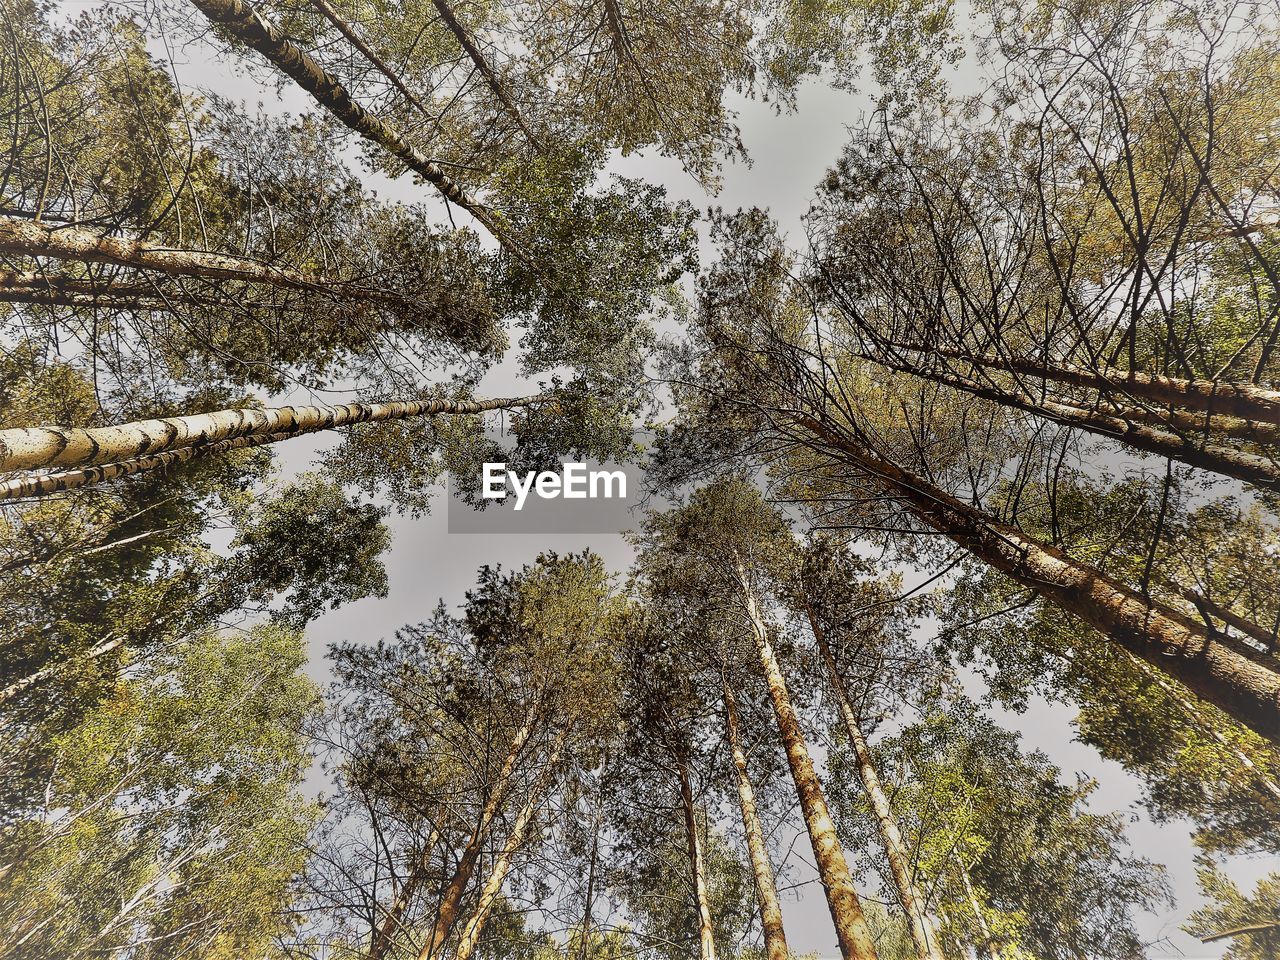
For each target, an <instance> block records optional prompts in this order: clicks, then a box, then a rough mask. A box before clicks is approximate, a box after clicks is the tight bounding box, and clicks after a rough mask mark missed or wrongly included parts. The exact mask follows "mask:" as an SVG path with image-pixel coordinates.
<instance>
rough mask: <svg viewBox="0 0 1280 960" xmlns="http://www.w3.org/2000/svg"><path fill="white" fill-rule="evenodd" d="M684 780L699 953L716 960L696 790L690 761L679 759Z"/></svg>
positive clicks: (682, 800)
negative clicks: (691, 781) (695, 797)
mask: <svg viewBox="0 0 1280 960" xmlns="http://www.w3.org/2000/svg"><path fill="white" fill-rule="evenodd" d="M676 770H677V773H678V775H679V777H680V806H681V808H682V809H683V810H684V833H685V841H686V843H687V845H688V854H689V870H690V872H691V873H692V879H693V898H694V904H695V906H696V907H697V911H698V951H699V955H700V957H701V958H702V960H716V939H715V928H714V927H713V926H712V923H711V896H710V892H709V891H708V888H707V862H706V857H705V855H704V851H703V848H702V836H701V834H699V832H698V816H697V812H696V811H695V810H694V806H693V787H692V785H691V784H690V782H689V761H688V759H687V758H686V757H683V756H681V757H679V758H678V759H677V760H676Z"/></svg>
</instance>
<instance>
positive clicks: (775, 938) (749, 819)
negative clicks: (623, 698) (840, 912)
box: [724, 680, 791, 960]
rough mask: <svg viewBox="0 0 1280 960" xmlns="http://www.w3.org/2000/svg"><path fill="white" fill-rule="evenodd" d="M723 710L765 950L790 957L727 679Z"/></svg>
mask: <svg viewBox="0 0 1280 960" xmlns="http://www.w3.org/2000/svg"><path fill="white" fill-rule="evenodd" d="M724 709H725V718H726V727H727V728H728V732H729V749H730V752H731V753H732V755H733V769H734V772H735V773H736V775H737V780H738V803H739V805H740V806H741V807H742V830H743V832H744V833H745V834H746V837H747V851H748V853H749V854H750V857H751V874H752V876H753V877H754V878H755V885H756V902H757V903H758V905H759V907H760V927H761V929H762V930H763V931H764V953H765V957H767V958H768V960H791V951H790V950H788V949H787V935H786V933H785V932H784V931H783V928H782V907H781V906H780V905H779V903H778V886H777V884H776V883H775V882H774V877H773V866H772V865H771V864H770V863H769V850H768V848H767V847H766V846H765V842H764V828H763V827H762V826H761V824H760V814H759V812H758V811H757V810H756V795H755V789H754V788H753V787H752V785H751V776H750V774H749V772H748V770H747V754H746V751H744V750H743V749H742V735H741V732H740V728H739V724H738V704H737V702H736V700H735V699H734V696H733V691H732V690H731V689H730V688H729V683H728V681H727V680H726V681H725V683H724Z"/></svg>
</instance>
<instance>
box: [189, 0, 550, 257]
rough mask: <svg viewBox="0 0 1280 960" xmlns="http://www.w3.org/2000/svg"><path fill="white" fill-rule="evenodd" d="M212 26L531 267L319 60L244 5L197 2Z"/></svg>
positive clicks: (498, 225) (488, 216) (223, 0)
mask: <svg viewBox="0 0 1280 960" xmlns="http://www.w3.org/2000/svg"><path fill="white" fill-rule="evenodd" d="M192 3H194V4H195V5H196V7H198V8H199V9H200V11H201V12H202V13H204V15H205V16H206V17H208V18H209V20H210V21H211V22H213V23H215V24H217V25H218V26H220V27H222V28H223V29H224V30H226V31H227V33H229V34H230V35H231V36H233V37H235V39H237V40H239V41H240V42H241V43H243V44H244V45H245V46H247V47H250V48H251V49H253V50H256V51H257V52H258V53H260V54H262V55H263V56H264V57H266V58H267V59H268V60H269V61H271V62H272V63H273V64H275V66H276V67H277V68H279V69H280V70H281V71H283V72H284V73H285V74H287V75H288V76H289V77H290V78H292V79H293V81H294V82H295V83H297V84H298V86H300V87H301V88H302V89H303V90H305V91H306V92H307V93H309V94H311V96H312V98H313V99H314V100H315V101H316V103H318V104H320V106H322V107H324V109H326V110H327V111H329V113H331V114H333V115H334V116H335V117H337V118H338V119H339V120H341V121H342V122H343V123H344V124H345V125H346V126H347V127H349V128H350V129H351V130H354V131H355V132H356V133H358V134H360V136H362V137H364V138H365V139H366V140H370V141H372V142H374V143H376V144H378V145H379V146H382V147H384V148H385V149H386V150H387V151H389V152H390V153H391V154H392V155H393V156H394V157H395V158H396V159H398V160H399V161H400V162H401V163H403V164H404V165H405V166H407V167H408V168H409V169H410V170H412V171H413V172H414V173H416V174H418V175H419V176H420V177H422V178H423V179H424V180H426V181H427V182H428V183H430V184H432V185H433V186H435V188H436V189H437V190H439V191H440V192H441V193H442V194H444V196H445V197H446V198H447V199H448V200H450V201H452V202H453V203H455V204H457V205H458V206H459V207H461V208H462V209H464V210H466V211H467V212H468V213H470V214H471V215H472V216H473V217H475V218H476V220H477V221H479V222H480V223H481V224H482V225H483V226H484V227H485V229H487V230H488V231H489V233H490V234H492V235H493V237H494V239H496V240H497V241H498V242H499V243H500V244H501V245H502V246H503V248H504V249H505V250H506V251H507V252H508V253H510V254H511V255H512V256H514V257H515V258H516V259H518V260H520V261H522V262H527V257H526V256H525V254H524V252H523V251H522V250H521V248H520V246H519V244H517V243H516V242H515V241H514V240H513V239H512V237H511V236H510V234H509V233H508V232H507V229H506V227H505V226H504V225H503V223H502V222H501V220H500V217H499V215H498V214H497V213H496V211H493V210H490V209H489V208H488V207H486V206H485V205H484V204H482V203H480V202H479V201H478V200H476V199H474V198H473V197H471V196H469V195H468V194H467V192H466V191H465V190H463V188H462V187H461V186H460V185H459V184H457V183H456V182H454V181H453V180H452V179H451V178H450V177H449V176H448V175H447V174H445V172H444V171H443V170H442V169H440V167H439V165H437V164H436V163H434V162H433V161H431V160H429V159H427V157H426V155H425V154H423V153H422V152H421V151H420V150H418V148H417V147H415V146H413V145H412V144H410V143H409V142H408V141H407V140H405V139H404V137H403V136H401V135H400V133H398V132H397V131H396V130H394V129H392V127H391V126H390V125H389V124H387V123H386V122H385V121H383V120H380V119H379V118H378V117H376V116H374V115H373V114H372V113H370V112H369V111H368V110H366V109H365V108H364V107H362V106H360V105H359V104H358V103H356V102H355V100H353V99H352V97H351V94H350V93H349V92H348V91H347V89H346V88H345V87H344V86H343V85H342V83H341V82H340V81H339V80H338V78H337V77H335V76H334V75H333V74H331V73H329V72H328V71H327V70H325V69H324V68H323V67H321V66H320V64H318V63H317V62H316V61H315V60H313V59H312V58H311V57H310V56H309V55H308V54H307V53H306V52H305V51H303V50H302V49H301V48H300V47H299V46H298V45H297V44H295V43H294V42H293V41H292V40H290V39H289V38H288V36H286V35H285V33H284V32H283V31H282V30H280V29H279V28H278V27H276V26H275V25H274V24H271V23H268V22H267V21H266V20H265V19H263V18H262V17H261V16H260V15H259V14H258V13H257V11H255V10H254V9H253V8H252V7H251V6H249V5H248V4H247V3H244V2H243V0H192Z"/></svg>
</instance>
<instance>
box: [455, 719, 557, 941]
mask: <svg viewBox="0 0 1280 960" xmlns="http://www.w3.org/2000/svg"><path fill="white" fill-rule="evenodd" d="M567 735H568V728H565V729H564V730H563V731H561V733H560V735H559V736H558V737H557V738H556V744H555V746H554V747H553V748H552V750H551V755H550V756H549V757H548V758H547V764H546V766H545V767H544V768H543V770H542V773H541V774H539V775H538V779H537V780H536V781H535V782H534V784H533V785H532V786H531V787H530V789H529V794H528V796H527V797H526V798H525V802H524V806H522V807H521V808H520V812H519V813H518V814H517V815H516V820H515V823H513V824H512V825H511V832H510V833H509V834H507V840H506V842H505V843H504V844H503V845H502V850H501V852H499V854H498V859H497V860H496V861H495V862H494V865H493V869H492V870H490V871H489V877H488V879H487V880H485V884H484V888H483V889H482V890H481V891H480V900H479V902H478V903H477V904H476V908H475V911H474V912H473V913H472V914H471V916H470V917H469V918H468V919H467V923H466V925H465V926H464V927H463V928H462V935H461V938H460V939H459V940H458V948H457V950H455V951H454V954H453V960H471V957H472V955H473V954H474V953H475V951H476V947H477V946H478V945H479V943H480V934H481V932H482V931H483V930H484V924H485V921H486V920H488V919H489V911H490V910H491V909H492V908H493V904H494V902H495V901H496V900H497V899H498V894H500V893H501V892H502V885H503V884H504V883H505V882H506V880H507V874H508V873H509V872H510V871H511V862H512V861H513V860H514V859H515V855H516V853H517V852H518V851H519V850H520V848H521V847H522V846H524V842H525V835H526V834H527V833H528V831H529V824H530V823H532V822H533V818H534V815H535V814H536V813H537V812H538V808H539V806H541V804H542V801H543V800H544V799H545V796H546V792H547V788H548V787H549V786H550V785H551V779H552V777H553V776H554V774H555V765H556V763H557V762H558V761H559V759H560V750H561V748H562V747H563V745H564V741H565V738H566V736H567Z"/></svg>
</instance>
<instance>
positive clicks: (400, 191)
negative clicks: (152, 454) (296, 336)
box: [66, 0, 1274, 958]
mask: <svg viewBox="0 0 1280 960" xmlns="http://www.w3.org/2000/svg"><path fill="white" fill-rule="evenodd" d="M88 5H90V4H89V3H87V2H83V0H81V2H69V3H67V4H66V6H67V8H68V9H70V10H75V9H81V8H83V7H85V6H88ZM155 52H156V53H157V55H161V56H163V55H165V53H166V51H165V50H164V48H163V47H161V46H157V47H156V49H155ZM169 52H170V53H172V54H173V55H174V56H175V58H176V60H177V62H178V77H179V79H180V80H181V82H182V84H183V86H184V87H186V88H187V89H193V88H205V89H210V90H216V91H217V92H219V93H220V94H222V95H224V96H230V97H233V98H237V99H243V100H245V101H247V102H248V103H250V104H254V103H257V102H261V103H262V104H263V105H264V107H265V108H266V109H267V110H269V111H277V110H279V111H284V110H287V111H289V112H293V113H297V112H299V111H300V110H302V109H306V108H307V107H308V106H309V104H308V102H307V100H306V99H305V96H304V95H302V94H301V93H300V92H299V91H297V90H296V89H292V88H290V89H287V90H285V91H284V93H283V95H279V94H278V93H277V91H276V89H275V87H274V86H263V85H260V84H258V83H256V82H255V80H254V78H251V77H249V76H247V75H246V74H245V73H244V72H243V71H237V70H233V69H231V68H230V67H229V65H228V64H227V63H226V62H225V61H221V60H219V59H218V58H217V57H215V56H211V55H210V51H209V50H208V49H205V48H201V47H198V46H197V47H188V48H186V49H179V50H171V51H169ZM259 66H260V65H259ZM264 75H265V69H258V70H257V71H256V76H257V77H261V76H264ZM958 80H959V82H960V83H961V84H962V85H963V86H971V85H975V84H977V83H979V82H980V74H979V73H978V71H977V69H976V65H975V64H974V63H973V62H972V58H970V60H969V61H968V62H967V63H965V64H962V65H961V67H960V74H959V76H958ZM736 102H737V106H738V110H739V118H738V122H739V125H740V127H741V130H742V139H743V141H744V143H745V144H746V147H747V150H748V153H749V155H750V157H751V163H750V165H747V164H744V163H741V162H739V163H736V164H731V165H729V166H727V167H726V168H725V169H724V171H723V188H722V190H721V191H720V193H719V195H718V196H715V197H711V196H708V195H707V194H706V193H704V192H703V191H702V190H701V189H700V188H699V187H698V185H697V184H696V183H695V182H694V181H693V180H692V179H691V178H689V177H688V176H686V175H685V174H684V173H683V171H682V170H681V169H680V167H679V165H678V164H677V163H675V162H674V161H671V160H667V159H664V158H661V157H657V156H654V155H652V154H648V153H638V154H634V155H631V156H628V157H616V158H614V160H613V161H612V163H611V165H610V169H611V171H612V172H616V173H620V174H624V175H626V176H630V177H637V178H643V179H645V180H648V181H651V182H657V183H660V184H663V185H664V186H665V187H666V188H667V190H668V192H669V194H670V195H671V196H672V197H673V198H675V199H683V200H688V201H689V202H691V203H692V204H693V205H694V206H695V208H697V209H699V210H702V211H705V210H706V208H707V207H708V206H711V205H715V206H720V207H724V208H725V209H728V210H732V209H735V208H738V207H745V206H753V205H754V206H760V207H765V208H767V209H769V210H770V212H771V213H772V214H773V216H774V217H775V219H777V220H778V222H779V224H780V226H781V227H782V229H783V230H784V231H785V232H786V233H787V234H788V235H789V237H790V239H791V241H792V243H793V244H795V245H797V246H802V245H803V243H804V236H803V226H802V222H801V217H802V216H803V214H804V212H805V210H806V209H807V208H808V206H809V203H810V199H811V197H812V194H813V188H814V186H815V184H816V183H817V182H818V181H819V180H820V178H821V177H822V175H823V174H824V173H825V171H826V170H827V168H828V167H829V166H830V165H831V164H832V163H833V162H834V160H835V159H836V158H837V156H838V155H839V152H840V149H841V147H842V145H843V143H844V142H845V140H846V138H847V127H848V125H852V124H856V123H858V122H859V121H860V120H861V119H863V118H864V117H865V116H866V114H867V112H868V110H869V101H868V100H867V99H866V98H864V97H860V96H857V95H854V94H849V93H845V92H840V91H836V90H832V89H829V88H827V87H825V86H823V85H821V84H819V83H809V84H808V85H807V86H805V87H804V88H803V89H802V90H801V91H800V94H799V97H798V109H797V110H795V111H794V112H793V113H789V114H782V115H779V114H777V113H776V112H775V111H774V109H773V107H772V105H765V104H760V103H754V102H748V101H744V100H741V98H736ZM351 155H352V158H353V163H354V158H355V157H356V155H357V154H356V151H355V150H353V151H352V153H351ZM366 182H367V183H368V184H370V185H371V186H374V187H376V189H377V191H378V193H379V195H380V196H383V197H386V198H388V199H400V200H405V201H415V202H416V201H421V200H422V199H424V197H425V196H429V192H430V188H427V187H423V186H418V185H415V184H414V183H413V182H412V180H411V179H410V178H408V177H403V178H400V179H399V180H397V181H390V180H388V179H387V178H386V177H384V176H382V175H371V176H368V177H367V178H366ZM704 241H705V233H704ZM703 253H704V260H705V259H706V257H707V255H708V254H709V251H708V250H706V249H705V242H704V251H703ZM517 381H518V377H517V376H516V374H515V372H514V364H513V363H511V362H506V363H504V364H502V365H500V366H499V367H498V368H496V369H495V370H494V371H492V372H491V373H490V374H489V376H488V377H487V378H486V380H485V383H484V384H483V386H482V390H481V395H490V396H500V395H511V392H513V391H515V390H516V389H517V388H518V387H519V386H520V385H519V384H518V382H517ZM509 391H511V392H509ZM331 442H332V438H331V437H326V436H324V435H316V436H311V437H303V438H298V439H296V440H292V441H290V442H288V443H285V444H280V445H278V446H277V447H276V448H275V449H276V450H277V452H278V453H279V455H280V462H281V465H282V469H283V472H284V475H285V476H288V475H289V474H291V473H294V472H297V471H299V470H304V469H306V468H307V467H308V466H309V465H310V463H311V460H312V457H313V456H314V454H315V453H316V451H317V450H319V449H322V448H323V447H324V446H326V445H327V444H329V443H331ZM433 507H434V508H433V510H432V511H431V512H430V513H429V514H428V515H426V516H423V517H421V518H418V519H413V518H409V517H400V516H396V515H394V514H393V515H392V516H391V518H390V520H389V523H390V525H391V527H392V530H393V534H394V541H393V546H392V549H391V551H390V553H389V555H388V556H387V558H386V564H387V569H388V573H389V580H390V591H389V594H388V595H387V596H386V597H385V598H371V599H366V600H362V601H359V602H357V603H353V604H350V605H348V606H345V607H343V608H342V609H339V610H336V611H332V612H330V613H328V614H326V615H325V616H323V617H322V618H320V619H319V620H318V621H317V622H316V623H315V624H314V625H313V626H312V627H311V628H310V629H309V631H308V637H307V639H308V644H309V649H310V651H311V656H312V666H311V669H310V672H311V673H312V674H313V675H314V676H316V677H317V678H320V679H324V678H325V677H326V674H327V668H326V666H325V662H324V658H325V651H326V650H327V648H328V647H329V645H330V644H333V643H338V642H348V641H358V642H374V641H376V640H378V639H380V638H384V637H389V636H391V635H392V634H393V633H394V632H395V630H396V629H397V628H399V627H401V626H403V625H405V624H409V623H416V622H418V621H420V620H423V619H425V618H427V617H428V616H429V615H430V613H431V611H432V609H433V608H434V606H435V604H436V602H437V600H439V599H443V600H444V601H445V603H446V604H449V605H456V604H458V603H459V602H461V600H462V598H463V593H464V591H465V590H466V589H467V588H468V587H469V586H470V585H471V584H472V583H473V582H474V578H475V573H476V570H477V569H478V568H479V567H480V566H481V565H482V564H485V563H498V562H500V563H502V564H503V565H504V566H505V567H507V568H518V567H519V566H521V565H522V564H525V563H529V562H531V561H533V560H534V559H535V558H536V557H537V555H538V554H540V553H542V552H544V551H548V550H554V551H559V552H567V551H576V550H581V549H583V548H587V547H589V548H591V549H592V550H594V551H595V552H596V553H598V554H600V556H601V557H602V558H603V559H604V561H605V562H606V564H608V566H609V567H610V568H611V569H612V570H615V571H618V572H622V571H625V569H626V568H627V566H628V565H629V563H630V560H631V556H632V553H631V549H630V547H629V546H628V545H627V543H626V542H625V541H624V540H623V538H622V537H621V536H620V535H618V534H594V535H593V534H552V535H535V534H505V535H500V534H469V535H468V534H457V533H454V534H450V533H449V530H448V523H447V511H446V510H445V509H444V501H443V499H442V498H437V499H436V501H435V503H434V504H433ZM1071 717H1072V711H1071V710H1070V709H1068V708H1066V707H1062V706H1050V705H1048V704H1044V703H1042V702H1040V703H1036V704H1034V705H1033V706H1032V708H1031V709H1030V710H1029V711H1028V712H1027V713H1026V714H1023V715H1012V714H1008V713H1004V712H1001V711H996V714H995V717H994V719H996V720H997V722H1000V723H1002V724H1004V725H1005V726H1007V727H1009V728H1011V729H1014V730H1017V731H1019V733H1020V736H1021V739H1022V742H1023V745H1024V747H1026V748H1035V749H1040V750H1043V751H1044V752H1045V753H1046V754H1048V755H1049V757H1050V758H1051V759H1052V760H1053V761H1054V762H1055V763H1056V764H1057V765H1059V766H1060V767H1061V768H1062V770H1063V774H1064V776H1065V777H1066V778H1068V779H1070V778H1072V777H1074V776H1075V774H1076V773H1077V772H1079V773H1082V774H1084V775H1086V776H1089V777H1092V778H1095V779H1096V780H1097V781H1098V782H1099V788H1098V790H1097V792H1096V793H1095V794H1094V796H1093V798H1092V806H1093V809H1095V810H1096V811H1099V812H1101V811H1110V810H1124V811H1126V812H1127V813H1128V814H1130V816H1131V817H1132V824H1131V827H1130V830H1129V837H1130V839H1131V841H1132V845H1133V852H1134V853H1135V854H1137V855H1140V856H1145V857H1148V858H1150V859H1152V860H1155V861H1157V862H1162V863H1164V864H1166V865H1167V866H1168V868H1169V878H1170V880H1171V881H1172V884H1173V887H1174V891H1175V895H1176V898H1177V905H1176V907H1175V908H1174V909H1173V910H1170V911H1167V912H1165V913H1162V914H1160V915H1157V916H1152V915H1141V916H1140V917H1139V918H1138V919H1139V927H1140V932H1141V933H1142V934H1143V936H1144V938H1145V939H1147V940H1148V941H1151V942H1155V941H1157V940H1160V939H1161V938H1167V943H1166V944H1164V945H1161V946H1155V947H1153V948H1152V950H1151V956H1152V957H1157V958H1160V957H1191V958H1209V957H1218V956H1220V955H1221V948H1220V947H1219V948H1217V949H1215V947H1213V946H1207V945H1202V944H1199V943H1198V942H1197V941H1196V940H1194V939H1192V938H1190V937H1188V936H1186V935H1185V934H1182V933H1181V932H1180V931H1179V930H1178V929H1177V928H1178V925H1179V924H1180V923H1181V922H1182V921H1183V920H1184V919H1185V918H1186V916H1187V915H1188V914H1189V913H1190V912H1191V911H1192V910H1194V909H1195V908H1196V907H1197V906H1198V905H1199V904H1200V900H1199V897H1198V896H1197V893H1196V887H1195V876H1194V863H1193V856H1194V848H1193V846H1192V844H1191V842H1190V839H1189V825H1188V824H1185V823H1174V824H1168V825H1157V824H1153V823H1151V821H1150V820H1149V818H1147V817H1146V816H1145V815H1144V814H1143V812H1142V811H1141V809H1140V808H1139V807H1138V805H1137V800H1138V797H1139V789H1138V786H1137V784H1136V783H1135V782H1134V781H1133V779H1132V778H1130V777H1129V776H1128V775H1126V774H1125V773H1124V771H1123V770H1122V769H1121V768H1120V767H1119V766H1118V765H1117V764H1114V763H1111V762H1108V761H1104V760H1102V759H1101V758H1099V757H1098V756H1097V754H1096V753H1094V751H1093V750H1092V749H1091V748H1088V747H1086V746H1084V745H1082V744H1080V743H1077V742H1075V740H1074V738H1073V730H1072V727H1071ZM792 849H793V850H794V851H795V853H796V854H798V855H801V856H802V860H803V861H805V862H798V863H796V865H795V866H796V869H795V874H794V877H793V882H794V881H805V880H808V881H810V882H808V883H807V884H806V885H804V886H802V887H801V888H800V890H799V891H798V896H792V897H789V898H788V899H787V900H786V902H784V905H783V911H784V915H785V920H786V929H787V935H788V939H789V941H790V942H791V946H792V948H793V949H794V950H795V951H797V953H805V952H808V951H817V952H818V953H819V955H820V956H822V957H824V958H826V957H835V956H838V952H837V951H836V949H835V936H834V931H833V929H832V926H831V922H830V919H829V917H828V915H827V912H826V906H825V903H824V902H823V898H822V893H821V888H820V887H819V886H818V885H817V884H816V883H815V882H812V880H813V876H814V874H813V871H812V868H811V867H810V866H808V865H807V861H808V860H809V859H810V857H809V855H808V853H809V852H808V850H807V849H806V845H805V844H804V843H803V842H801V843H799V844H795V845H793V846H792ZM1268 868H1271V869H1274V864H1266V863H1262V862H1259V861H1251V862H1240V861H1237V862H1236V863H1235V864H1234V866H1233V869H1232V871H1231V872H1232V874H1233V876H1235V877H1237V878H1238V880H1239V881H1240V882H1241V883H1242V885H1248V886H1251V885H1252V883H1253V882H1254V880H1255V879H1256V878H1257V877H1258V876H1261V875H1262V874H1264V873H1266V872H1268Z"/></svg>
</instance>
